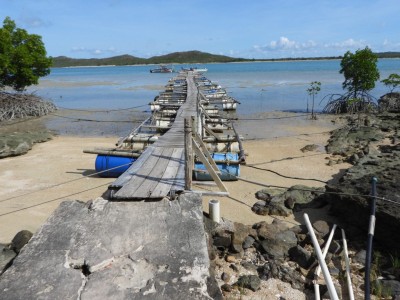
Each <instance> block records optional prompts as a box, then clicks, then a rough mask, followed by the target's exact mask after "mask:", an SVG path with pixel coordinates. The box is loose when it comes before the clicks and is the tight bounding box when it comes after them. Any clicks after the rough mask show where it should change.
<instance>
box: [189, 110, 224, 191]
mask: <svg viewBox="0 0 400 300" xmlns="http://www.w3.org/2000/svg"><path fill="white" fill-rule="evenodd" d="M193 119H194V117H191V118H185V120H184V129H185V190H188V191H191V192H197V193H201V192H199V191H192V172H193V166H194V156H193V152H194V153H195V154H196V155H197V157H198V159H199V160H200V161H201V162H202V163H203V165H204V166H205V168H206V170H207V171H208V173H209V174H210V176H211V178H212V179H213V180H214V182H215V183H216V185H217V186H218V188H219V189H220V191H222V194H221V193H215V194H213V195H216V196H217V195H223V196H226V195H227V193H228V189H227V188H226V187H225V185H224V184H223V182H222V180H221V178H219V176H218V174H221V171H220V170H219V169H218V166H217V165H216V163H215V161H214V160H213V158H212V156H211V154H210V153H209V152H208V150H207V147H206V146H205V145H204V143H203V141H202V139H201V138H200V136H199V135H198V134H197V133H195V132H193V129H192V125H193Z"/></svg>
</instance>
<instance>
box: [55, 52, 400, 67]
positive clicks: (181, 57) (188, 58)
mask: <svg viewBox="0 0 400 300" xmlns="http://www.w3.org/2000/svg"><path fill="white" fill-rule="evenodd" d="M376 55H377V56H378V58H400V52H381V53H376ZM341 58H342V57H341V56H329V57H297V58H272V59H256V58H253V59H247V58H235V57H229V56H225V55H216V54H211V53H206V52H201V51H185V52H173V53H170V54H166V55H161V56H153V57H150V58H140V57H135V56H132V55H128V54H126V55H119V56H113V57H109V58H70V57H66V56H57V57H53V65H52V66H53V67H55V68H62V67H78V66H126V65H150V64H194V63H200V64H205V63H227V62H252V61H291V60H292V61H295V60H326V59H341Z"/></svg>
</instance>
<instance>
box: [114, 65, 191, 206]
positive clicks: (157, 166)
mask: <svg viewBox="0 0 400 300" xmlns="http://www.w3.org/2000/svg"><path fill="white" fill-rule="evenodd" d="M186 80H187V96H186V101H185V103H184V104H182V106H181V107H180V109H179V110H178V112H177V115H176V118H175V121H174V123H173V124H172V126H171V128H170V129H169V130H168V131H167V132H166V133H165V134H164V135H163V136H161V137H160V138H159V139H158V140H157V142H155V143H154V144H153V145H151V146H149V147H148V148H147V149H146V150H145V151H144V152H143V154H142V155H141V156H140V157H139V159H138V160H136V161H135V162H134V163H133V164H132V166H131V167H130V168H129V169H128V170H127V171H126V172H125V173H124V174H122V175H121V176H120V177H119V178H118V179H117V180H116V181H115V182H114V183H112V184H111V186H110V187H109V189H110V190H111V191H112V192H111V198H112V199H113V200H134V199H161V198H164V197H166V196H168V195H169V194H170V192H171V191H173V192H180V191H183V190H184V188H185V145H184V119H185V118H190V117H191V116H194V117H195V118H196V115H197V94H198V91H197V87H196V85H195V83H194V80H193V73H192V72H189V73H188V75H187V77H186ZM115 191H116V192H115Z"/></svg>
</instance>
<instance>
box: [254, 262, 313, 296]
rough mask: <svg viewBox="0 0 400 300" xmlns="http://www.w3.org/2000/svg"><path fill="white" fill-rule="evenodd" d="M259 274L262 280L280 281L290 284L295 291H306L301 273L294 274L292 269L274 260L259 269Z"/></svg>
mask: <svg viewBox="0 0 400 300" xmlns="http://www.w3.org/2000/svg"><path fill="white" fill-rule="evenodd" d="M258 274H259V277H260V279H262V280H268V279H270V278H275V279H279V280H282V281H284V282H287V283H290V284H291V286H292V287H293V288H294V289H298V290H301V291H302V290H304V285H305V283H306V281H305V279H304V278H303V277H302V276H301V275H300V273H299V272H293V270H292V269H291V268H290V267H288V266H286V265H283V264H280V263H277V262H276V261H273V260H271V261H269V262H268V263H266V264H265V265H264V266H262V267H260V268H258Z"/></svg>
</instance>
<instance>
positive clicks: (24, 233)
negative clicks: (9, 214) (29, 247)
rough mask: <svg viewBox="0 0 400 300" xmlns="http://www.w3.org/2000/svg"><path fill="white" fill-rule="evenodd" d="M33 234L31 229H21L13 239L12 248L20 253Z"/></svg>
mask: <svg viewBox="0 0 400 300" xmlns="http://www.w3.org/2000/svg"><path fill="white" fill-rule="evenodd" d="M32 236H33V234H32V232H30V231H29V230H21V231H20V232H18V233H17V234H16V235H15V236H14V238H13V239H12V241H11V245H10V248H11V249H12V250H14V251H15V252H16V253H17V254H18V253H19V252H20V251H21V249H22V248H23V247H24V246H25V245H26V244H27V243H28V242H29V240H30V239H31V238H32Z"/></svg>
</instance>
